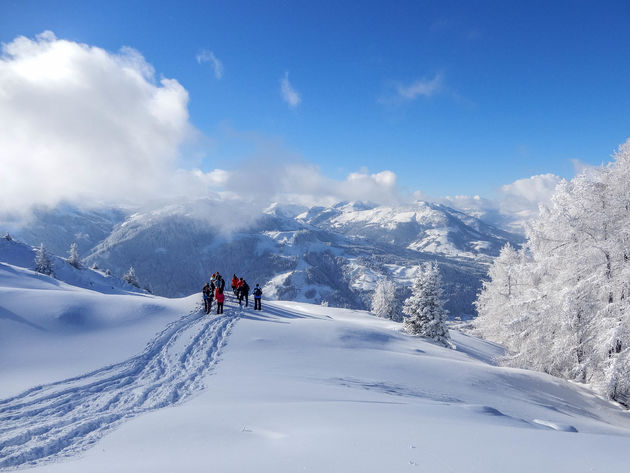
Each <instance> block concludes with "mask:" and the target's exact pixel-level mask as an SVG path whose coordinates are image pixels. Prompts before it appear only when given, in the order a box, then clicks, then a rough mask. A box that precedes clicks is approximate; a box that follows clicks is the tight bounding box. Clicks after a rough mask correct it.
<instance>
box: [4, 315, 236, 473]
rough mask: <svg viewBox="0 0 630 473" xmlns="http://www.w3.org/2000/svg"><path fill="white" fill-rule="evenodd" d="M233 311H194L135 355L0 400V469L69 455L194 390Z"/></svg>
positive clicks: (228, 327) (217, 349)
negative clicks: (141, 415) (119, 426)
mask: <svg viewBox="0 0 630 473" xmlns="http://www.w3.org/2000/svg"><path fill="white" fill-rule="evenodd" d="M226 309H227V308H226ZM237 314H238V311H237V310H234V309H232V310H230V309H227V310H226V313H225V314H221V315H218V316H215V315H206V314H204V313H203V311H202V310H200V309H198V310H194V311H192V312H191V313H189V314H187V315H185V316H183V317H181V318H180V319H178V320H176V321H175V322H172V323H171V324H169V325H168V326H167V327H166V328H165V329H164V330H163V331H162V332H160V333H158V334H157V335H156V336H155V338H153V339H152V340H151V341H150V342H149V343H148V344H147V347H146V348H145V350H144V352H143V353H142V354H140V355H137V356H134V357H132V358H130V359H128V360H125V361H123V362H121V363H116V364H113V365H110V366H106V367H104V368H101V369H99V370H96V371H93V372H91V373H87V374H84V375H81V376H77V377H75V378H69V379H65V380H63V381H58V382H55V383H51V384H46V385H43V386H37V387H34V388H31V389H29V390H28V391H25V392H23V393H22V394H19V395H17V396H14V397H11V398H8V399H4V400H0V468H7V467H19V466H24V465H27V464H28V465H34V464H37V463H39V462H41V461H45V460H51V459H53V458H54V457H59V456H70V455H73V454H75V453H77V452H79V451H81V450H84V449H86V448H88V447H89V446H90V445H92V444H94V443H95V442H96V441H97V440H98V439H99V438H101V437H102V436H103V435H104V434H105V433H106V432H107V431H108V430H110V429H112V428H113V427H115V426H116V425H118V424H120V423H121V422H122V421H124V420H126V419H129V418H131V417H134V416H136V415H138V414H140V413H143V412H148V411H152V410H155V409H159V408H161V407H166V406H169V405H173V404H176V403H179V402H181V401H182V400H183V399H185V398H187V397H189V396H190V395H191V394H193V393H194V392H195V391H198V390H200V389H201V388H202V387H203V379H204V376H205V375H206V374H207V373H208V372H210V371H212V369H213V368H214V366H215V365H216V364H217V363H218V359H219V355H220V352H221V349H222V347H223V346H224V345H225V343H226V340H227V337H228V335H229V333H230V331H231V328H232V326H233V325H234V323H235V321H236V320H237V318H238V315H237Z"/></svg>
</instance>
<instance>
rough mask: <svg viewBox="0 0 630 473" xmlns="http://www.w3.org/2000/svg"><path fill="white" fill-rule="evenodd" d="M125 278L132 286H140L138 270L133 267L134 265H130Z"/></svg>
mask: <svg viewBox="0 0 630 473" xmlns="http://www.w3.org/2000/svg"><path fill="white" fill-rule="evenodd" d="M123 279H124V280H125V281H126V282H127V283H129V284H131V285H132V286H135V287H137V288H140V283H139V282H138V278H137V277H136V271H135V269H133V266H130V267H129V269H128V270H127V272H126V273H125V274H124V276H123Z"/></svg>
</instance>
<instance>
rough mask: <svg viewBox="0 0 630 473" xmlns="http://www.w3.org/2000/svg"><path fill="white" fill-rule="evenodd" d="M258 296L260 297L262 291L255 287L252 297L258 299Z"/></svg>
mask: <svg viewBox="0 0 630 473" xmlns="http://www.w3.org/2000/svg"><path fill="white" fill-rule="evenodd" d="M260 296H262V289H261V288H259V287H257V288H256V289H254V297H256V298H259V297H260Z"/></svg>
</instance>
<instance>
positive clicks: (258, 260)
mask: <svg viewBox="0 0 630 473" xmlns="http://www.w3.org/2000/svg"><path fill="white" fill-rule="evenodd" d="M222 205H223V204H222V203H221V202H217V201H213V200H197V201H194V202H184V203H178V204H171V205H168V206H164V207H160V208H156V209H153V210H150V211H143V212H138V213H135V214H133V215H130V216H128V217H127V218H126V219H125V220H124V221H123V222H121V223H119V224H117V225H115V226H114V227H113V230H112V231H111V232H110V233H109V234H108V235H107V236H106V237H105V238H104V239H103V240H102V241H100V242H99V243H98V244H96V245H95V246H94V247H93V248H92V249H91V250H90V251H89V253H87V254H85V253H84V254H83V256H84V257H85V259H86V261H87V262H88V264H91V263H97V264H98V265H99V266H100V267H102V268H109V269H111V271H112V272H113V273H114V274H118V275H122V274H123V273H124V272H125V271H127V269H128V268H129V266H131V265H133V266H134V268H135V270H136V274H137V276H138V278H139V280H140V285H141V286H143V287H145V286H146V287H150V288H151V290H152V291H153V292H154V293H156V294H161V295H165V296H170V297H174V296H184V295H188V294H191V293H193V292H197V291H199V290H200V288H201V286H202V285H203V281H205V280H207V278H208V277H209V274H210V273H212V272H215V271H220V272H221V273H222V274H224V275H229V276H231V275H232V274H233V273H237V274H238V275H239V276H244V277H245V278H246V280H247V281H248V282H249V283H250V285H251V284H255V283H260V284H261V285H264V286H265V293H266V296H267V297H271V298H275V299H292V300H300V301H304V302H312V303H321V302H323V301H326V302H327V303H328V304H329V305H331V306H336V307H352V308H359V309H361V308H367V307H369V299H370V295H371V291H372V290H373V288H374V285H375V283H376V281H377V280H378V279H380V278H383V277H388V278H390V279H392V280H393V281H394V282H395V283H396V284H397V286H398V288H399V292H400V297H401V298H402V297H406V296H407V295H408V287H409V286H410V283H411V281H412V279H413V277H414V272H415V270H416V269H417V268H418V266H419V265H420V264H422V263H424V262H426V261H434V260H436V261H438V263H439V266H440V270H441V272H442V275H443V279H444V281H445V282H446V286H447V287H446V291H447V293H448V294H449V295H450V300H449V303H448V306H447V308H448V309H449V310H450V312H451V315H452V316H460V315H469V314H472V313H473V312H474V309H473V307H472V301H473V300H474V299H475V296H476V293H477V292H478V290H479V287H480V280H481V278H482V277H483V276H485V273H486V264H487V262H488V261H489V259H490V257H491V256H493V255H495V254H497V253H498V250H499V249H500V247H502V246H503V245H504V244H505V243H506V242H507V241H512V242H513V243H515V242H518V238H517V237H514V236H513V235H510V234H507V233H505V232H502V231H500V230H498V229H496V228H494V227H491V226H489V225H486V224H484V223H483V222H481V221H479V220H477V219H475V218H473V217H470V216H467V215H465V214H462V213H461V212H457V211H455V210H453V209H450V208H448V207H444V206H440V205H436V204H427V203H423V202H418V203H416V204H413V205H408V206H403V207H395V208H394V207H382V206H381V207H379V206H374V205H372V204H364V203H358V202H353V203H341V204H338V205H336V206H333V207H330V208H311V209H305V208H303V207H298V206H287V205H279V204H274V205H272V206H270V207H269V208H268V209H267V210H266V211H265V212H264V213H262V214H261V215H259V216H258V218H256V219H254V220H252V219H251V218H250V219H248V220H245V221H244V223H243V224H242V225H240V226H238V225H236V227H237V228H239V230H236V231H232V232H229V233H228V232H226V231H225V227H226V226H229V227H230V228H235V221H236V223H238V219H239V218H240V217H239V213H238V212H236V213H234V214H230V211H231V210H229V209H228V210H229V211H227V210H225V209H223V208H222V207H221V206H222ZM67 213H68V212H67V211H66V212H65V213H64V214H63V215H65V214H67ZM73 215H75V216H76V215H77V213H76V212H75V213H74V214H73ZM48 218H52V217H50V215H48ZM86 218H87V219H88V221H91V218H92V216H91V215H88V216H87V217H86ZM226 219H227V220H229V221H226ZM73 228H74V227H73ZM75 230H76V228H75ZM18 235H20V236H21V234H18ZM38 243H39V241H37V242H36V243H35V244H38ZM44 243H46V241H45V240H44ZM69 244H70V242H67V245H66V246H69Z"/></svg>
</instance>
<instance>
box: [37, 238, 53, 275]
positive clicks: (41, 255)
mask: <svg viewBox="0 0 630 473" xmlns="http://www.w3.org/2000/svg"><path fill="white" fill-rule="evenodd" d="M35 271H37V272H38V273H42V274H46V275H48V276H54V275H53V265H52V260H51V259H50V255H49V254H48V250H46V247H45V246H44V244H43V243H42V244H40V245H39V248H37V250H36V251H35Z"/></svg>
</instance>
